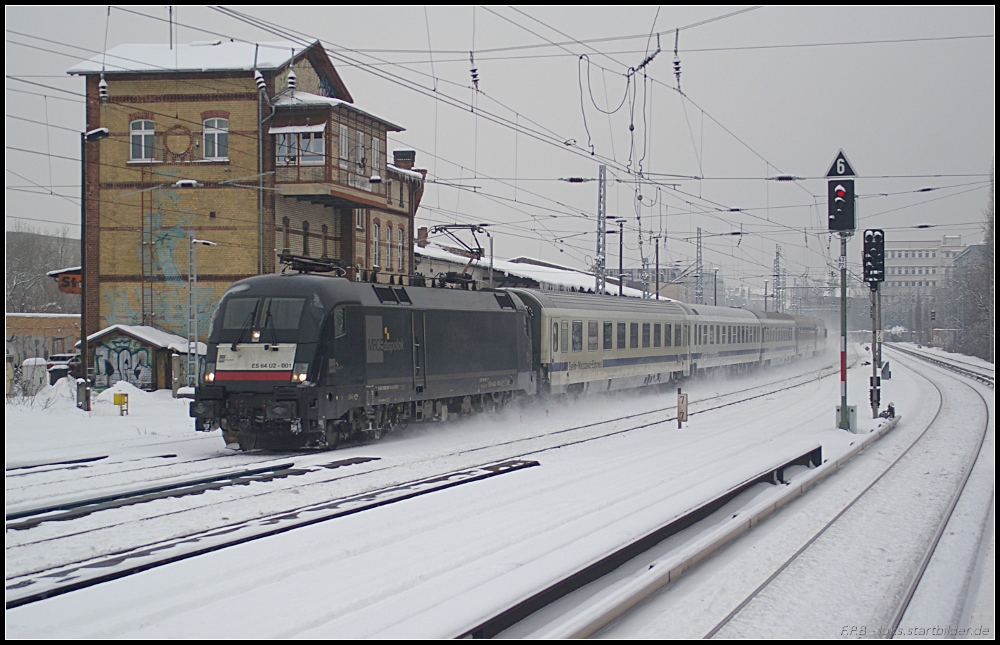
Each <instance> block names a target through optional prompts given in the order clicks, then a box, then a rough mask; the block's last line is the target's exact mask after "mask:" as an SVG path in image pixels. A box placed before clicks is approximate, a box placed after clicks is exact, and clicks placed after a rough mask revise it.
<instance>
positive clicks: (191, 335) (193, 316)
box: [186, 231, 218, 387]
mask: <svg viewBox="0 0 1000 645" xmlns="http://www.w3.org/2000/svg"><path fill="white" fill-rule="evenodd" d="M188 236H189V237H188V240H189V243H188V347H187V370H186V371H187V385H188V387H195V386H196V385H197V380H198V306H197V299H198V245H199V244H200V245H202V246H218V244H216V243H215V242H210V241H209V240H199V239H198V238H196V237H195V236H194V231H190V232H189V233H188Z"/></svg>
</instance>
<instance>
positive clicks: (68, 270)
mask: <svg viewBox="0 0 1000 645" xmlns="http://www.w3.org/2000/svg"><path fill="white" fill-rule="evenodd" d="M82 270H83V267H66V268H65V269H56V270H55V271H49V272H48V273H46V274H45V275H48V276H58V275H62V274H63V273H80V271H82Z"/></svg>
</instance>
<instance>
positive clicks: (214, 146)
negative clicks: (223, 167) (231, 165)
mask: <svg viewBox="0 0 1000 645" xmlns="http://www.w3.org/2000/svg"><path fill="white" fill-rule="evenodd" d="M202 138H203V141H202V146H203V147H202V155H203V158H204V159H214V160H218V161H228V160H229V119H223V118H221V117H215V118H212V119H205V122H204V128H203V133H202Z"/></svg>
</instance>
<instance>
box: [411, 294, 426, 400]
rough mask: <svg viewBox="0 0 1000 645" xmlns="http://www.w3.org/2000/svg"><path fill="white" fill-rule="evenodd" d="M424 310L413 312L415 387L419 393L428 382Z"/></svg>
mask: <svg viewBox="0 0 1000 645" xmlns="http://www.w3.org/2000/svg"><path fill="white" fill-rule="evenodd" d="M424 322H425V321H424V312H423V311H414V312H413V387H414V388H415V389H416V390H417V392H418V393H420V392H423V391H424V386H425V385H426V384H427V376H426V374H425V372H426V369H425V363H426V351H425V349H424Z"/></svg>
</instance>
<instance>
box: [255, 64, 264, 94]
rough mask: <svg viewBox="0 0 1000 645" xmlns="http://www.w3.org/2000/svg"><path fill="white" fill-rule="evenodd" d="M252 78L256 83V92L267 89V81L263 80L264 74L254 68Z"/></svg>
mask: <svg viewBox="0 0 1000 645" xmlns="http://www.w3.org/2000/svg"><path fill="white" fill-rule="evenodd" d="M253 80H254V81H255V82H256V83H257V91H258V92H263V91H264V90H266V89H267V81H265V80H264V75H263V74H261V73H260V70H259V69H255V70H254V72H253Z"/></svg>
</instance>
